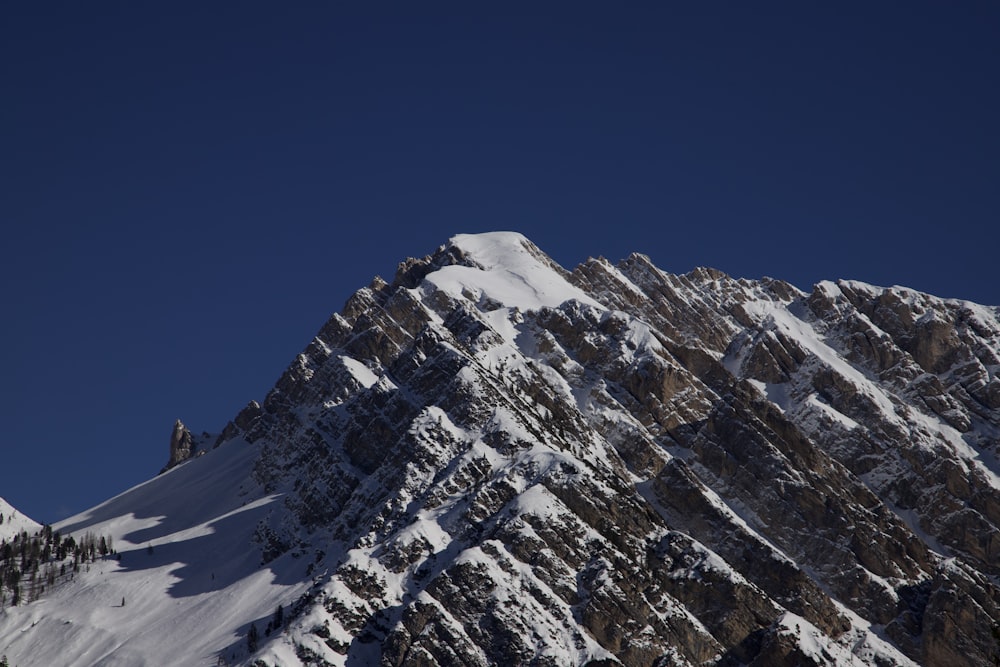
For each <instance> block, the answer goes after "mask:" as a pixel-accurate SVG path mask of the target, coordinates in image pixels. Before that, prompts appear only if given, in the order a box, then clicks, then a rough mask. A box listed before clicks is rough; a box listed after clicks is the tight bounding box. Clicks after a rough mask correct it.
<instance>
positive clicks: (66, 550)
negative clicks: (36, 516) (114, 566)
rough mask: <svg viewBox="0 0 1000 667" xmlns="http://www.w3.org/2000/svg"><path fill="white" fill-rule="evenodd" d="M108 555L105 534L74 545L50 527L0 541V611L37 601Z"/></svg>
mask: <svg viewBox="0 0 1000 667" xmlns="http://www.w3.org/2000/svg"><path fill="white" fill-rule="evenodd" d="M112 554H114V549H113V546H112V540H111V537H109V536H106V535H101V536H99V537H98V536H96V535H94V534H93V533H85V534H84V535H83V537H81V538H80V541H79V542H77V541H76V539H75V538H73V537H72V536H66V537H63V536H62V535H60V534H59V531H53V530H52V527H51V526H43V527H42V528H41V530H39V531H37V532H36V533H35V534H34V535H29V534H28V533H27V531H21V532H20V533H17V534H15V535H14V537H13V538H11V540H10V541H8V540H3V541H2V542H0V608H2V607H6V606H17V605H19V604H23V603H27V602H31V601H33V600H37V599H38V598H40V597H41V596H42V595H43V594H44V593H45V591H46V590H50V589H51V588H52V587H53V586H55V585H56V584H58V583H59V582H60V581H62V580H64V579H66V578H72V577H73V576H74V575H75V573H77V572H79V571H80V566H81V565H86V564H87V563H92V562H94V561H96V560H97V559H98V558H105V557H107V556H109V555H112ZM0 665H2V663H0Z"/></svg>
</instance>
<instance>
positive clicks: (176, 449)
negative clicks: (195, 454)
mask: <svg viewBox="0 0 1000 667" xmlns="http://www.w3.org/2000/svg"><path fill="white" fill-rule="evenodd" d="M193 450H194V438H193V437H192V436H191V431H189V430H188V428H187V426H185V425H184V422H182V421H181V420H180V419H178V420H177V421H176V422H174V430H173V431H171V432H170V458H169V459H168V460H167V465H166V467H165V468H164V470H168V469H170V468H173V467H174V466H175V465H177V464H178V463H181V462H182V461H186V460H188V459H189V458H191V453H192V451H193Z"/></svg>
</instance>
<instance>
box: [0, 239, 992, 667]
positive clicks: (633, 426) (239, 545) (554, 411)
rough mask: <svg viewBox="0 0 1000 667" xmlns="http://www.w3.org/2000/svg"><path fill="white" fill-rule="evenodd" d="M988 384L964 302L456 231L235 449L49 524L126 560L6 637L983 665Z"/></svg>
mask: <svg viewBox="0 0 1000 667" xmlns="http://www.w3.org/2000/svg"><path fill="white" fill-rule="evenodd" d="M998 371H1000V317H998V313H997V311H996V310H995V309H990V308H985V307H982V306H976V305H975V304H968V303H966V302H957V301H945V300H940V299H935V298H934V297H930V296H928V295H921V294H919V293H914V292H912V291H908V290H905V289H903V288H888V289H884V288H877V287H873V286H869V285H864V284H862V283H856V282H846V281H841V282H839V283H822V284H820V285H818V286H817V287H816V288H815V289H814V290H813V291H812V292H811V293H804V292H801V291H799V290H797V289H795V288H794V287H792V286H790V285H787V284H785V283H781V282H780V281H775V280H770V279H765V280H760V281H749V280H735V279H733V278H730V277H728V276H726V275H724V274H722V273H720V272H717V271H713V270H711V269H698V270H696V271H693V272H691V273H690V274H687V275H684V276H675V275H671V274H668V273H665V272H663V271H661V270H660V269H658V268H657V267H655V266H653V265H652V264H651V263H650V262H649V260H648V258H646V257H643V256H641V255H633V256H631V257H629V258H627V259H626V260H623V261H622V262H620V263H619V264H617V265H612V264H611V263H609V262H607V261H606V260H603V259H592V260H588V262H586V263H584V264H582V265H581V266H579V267H577V268H576V269H574V271H572V272H568V271H566V270H564V269H562V268H561V267H559V266H557V265H556V264H555V263H554V262H552V260H551V259H549V258H548V257H547V256H546V255H545V254H544V253H542V251H541V250H539V249H538V248H537V247H535V246H534V245H533V244H532V243H531V242H530V241H528V240H527V239H525V238H524V237H523V236H521V235H519V234H515V233H508V232H500V233H491V234H482V235H460V236H456V237H454V238H453V239H451V241H449V243H448V244H446V245H445V246H442V247H441V248H439V249H438V250H437V252H435V253H434V254H433V255H430V256H428V257H425V258H423V259H413V260H407V261H406V262H404V263H403V264H401V265H400V270H399V273H398V274H397V276H396V278H395V280H394V281H393V283H392V284H387V283H385V282H384V281H381V280H376V281H375V282H373V283H372V285H371V286H369V287H367V288H364V289H362V290H359V291H358V293H357V294H355V295H354V296H353V297H352V298H351V300H349V302H348V303H347V305H346V306H345V308H344V310H343V311H342V312H341V313H339V314H335V315H334V316H333V317H331V318H330V320H329V321H328V322H327V323H326V325H325V326H324V327H323V328H322V330H321V331H320V332H319V334H318V335H317V337H316V338H315V339H314V340H313V342H312V343H311V344H310V345H309V346H308V347H307V349H306V350H304V351H303V352H302V353H301V354H300V355H298V357H296V358H295V360H294V361H293V363H292V364H291V365H290V366H289V368H288V370H287V371H286V372H285V373H284V374H283V376H282V377H281V378H280V379H279V380H278V382H277V383H276V385H275V387H274V389H273V390H272V391H271V392H270V393H269V394H268V396H267V397H266V399H265V400H264V401H263V403H262V404H260V405H258V404H256V403H251V405H249V406H248V407H247V408H246V409H245V410H243V411H242V412H241V413H240V414H239V415H237V416H236V417H234V419H233V421H232V422H230V423H229V424H228V425H226V427H225V429H223V431H222V433H223V436H222V437H221V438H220V443H221V444H220V445H219V446H218V447H216V448H214V449H212V448H210V445H202V446H203V447H208V448H207V449H200V450H199V453H203V454H204V455H203V456H196V457H195V458H191V459H189V460H187V461H185V462H183V463H182V464H181V465H178V466H176V467H174V468H172V469H171V470H169V471H168V472H167V473H165V474H163V475H161V476H159V477H156V478H154V479H152V480H150V481H149V482H147V483H145V484H142V485H140V486H138V487H136V488H134V489H131V490H129V491H127V492H125V493H123V494H121V495H120V496H117V497H115V498H112V499H111V500H109V501H107V502H106V503H103V504H102V505H100V506H98V507H95V508H94V509H92V510H90V511H88V512H85V513H83V514H81V515H79V516H77V517H73V518H71V519H68V520H67V521H65V522H62V523H61V524H59V525H58V526H55V528H56V529H57V530H59V531H61V532H62V533H63V534H73V535H75V536H82V535H84V534H86V533H91V534H94V535H108V536H109V537H111V538H112V540H113V544H114V547H115V549H117V551H118V552H119V553H120V555H121V559H120V560H118V559H117V557H116V556H115V555H111V556H109V557H107V558H105V559H103V560H98V561H97V562H95V563H92V564H90V565H89V568H85V569H84V570H82V571H81V572H79V573H77V574H76V575H75V576H73V577H72V578H69V579H61V580H60V581H59V583H57V584H56V586H55V588H54V589H53V590H49V591H47V592H46V593H45V595H44V596H42V597H41V598H40V599H38V600H36V601H33V602H30V603H28V604H25V605H23V606H20V607H16V608H7V609H6V610H4V612H3V614H2V615H0V652H5V653H6V654H7V656H8V658H9V659H10V662H11V664H18V665H21V666H22V667H24V666H25V665H51V664H67V665H91V664H100V665H190V664H231V665H250V664H254V663H255V661H259V662H256V664H258V665H259V664H264V665H268V666H272V665H285V666H288V665H293V666H294V665H368V664H380V663H381V664H391V665H450V664H467V665H492V664H519V663H521V664H554V665H575V664H587V663H588V662H590V661H594V662H600V661H606V662H605V663H604V664H626V665H640V664H641V665H648V664H653V663H654V662H656V661H661V662H662V661H663V660H668V661H669V664H676V665H703V664H713V665H715V664H717V665H736V664H747V665H757V666H760V665H777V666H781V665H792V664H802V665H883V666H885V665H913V664H949V665H976V664H983V663H984V662H985V661H987V660H989V659H991V658H992V654H991V651H993V649H994V646H993V642H994V640H993V638H992V635H991V634H990V630H989V628H990V619H995V618H996V617H998V616H1000V591H998V589H997V588H996V586H995V585H994V584H993V583H992V582H991V579H990V577H992V576H997V575H998V574H1000V572H998V571H997V566H996V555H997V554H1000V528H998V525H1000V509H998V508H1000V492H998V488H1000V484H998V483H997V480H998V473H1000V468H998V465H997V455H998V453H1000V452H998V445H997V443H998V442H1000V437H998V436H1000V380H998V378H997V377H996V374H997V372H998ZM123 600H124V603H125V604H124V606H122V602H123ZM279 605H281V606H282V609H283V610H284V620H283V622H282V623H281V627H278V628H276V629H275V630H274V631H273V632H270V633H268V632H267V630H268V629H269V628H270V627H271V626H272V623H271V620H272V616H273V614H274V612H275V609H276V608H277V607H278V606H279ZM251 624H253V627H254V628H256V630H258V631H259V634H260V638H259V642H258V645H257V646H256V647H254V648H255V650H250V649H251V647H250V646H249V644H248V641H247V635H248V632H249V630H250V628H251Z"/></svg>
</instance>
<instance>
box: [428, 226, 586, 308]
mask: <svg viewBox="0 0 1000 667" xmlns="http://www.w3.org/2000/svg"><path fill="white" fill-rule="evenodd" d="M449 243H450V244H451V245H453V246H455V247H457V248H459V249H461V250H462V251H463V252H465V253H466V254H467V255H468V256H469V257H470V258H471V259H472V260H473V261H474V262H475V263H476V264H478V265H479V267H481V268H475V267H471V266H458V265H452V266H444V267H442V268H440V269H438V270H437V271H434V272H433V273H430V274H428V275H427V276H426V277H425V279H424V280H425V281H427V282H428V283H429V284H431V285H433V286H434V287H436V288H437V289H440V290H442V291H444V292H445V293H447V294H450V295H451V296H453V297H455V298H468V297H467V296H466V295H472V296H473V298H474V300H477V301H479V302H483V301H486V300H490V301H494V302H496V303H499V304H500V305H502V306H506V307H508V308H520V309H522V310H538V309H540V308H544V307H551V308H554V307H556V306H558V305H559V304H561V303H564V302H566V301H570V300H576V301H579V302H581V303H585V304H587V305H590V306H594V307H598V308H600V307H601V306H600V304H598V303H597V301H595V300H594V299H592V298H591V297H589V296H587V294H586V293H585V292H583V290H581V289H579V288H578V287H575V286H573V285H571V284H570V283H569V282H568V281H567V280H566V279H565V278H563V277H562V276H561V275H560V274H559V273H558V272H557V271H556V269H554V268H553V267H552V266H550V265H549V264H548V263H547V262H546V261H544V260H543V259H542V258H541V257H540V256H538V255H536V254H535V253H534V252H532V251H531V250H530V249H529V247H530V241H528V240H527V239H526V238H525V237H524V236H522V235H521V234H518V233H516V232H492V233H486V234H459V235H457V236H454V237H452V239H451V240H450V242H449Z"/></svg>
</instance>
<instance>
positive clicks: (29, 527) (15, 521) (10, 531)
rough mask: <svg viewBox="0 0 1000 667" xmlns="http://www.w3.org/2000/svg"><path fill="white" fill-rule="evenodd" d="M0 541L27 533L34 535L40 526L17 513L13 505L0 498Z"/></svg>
mask: <svg viewBox="0 0 1000 667" xmlns="http://www.w3.org/2000/svg"><path fill="white" fill-rule="evenodd" d="M0 520H2V523H0V540H2V541H9V540H10V539H11V538H12V537H14V535H17V534H19V533H21V532H27V533H28V534H29V535H34V534H35V532H36V531H38V530H40V529H41V527H42V525H41V524H40V523H38V522H36V521H34V520H32V519H30V518H28V517H26V516H25V515H23V514H21V513H20V512H18V511H17V510H16V509H15V508H14V506H13V505H11V504H10V503H8V502H7V501H6V500H4V499H3V498H0Z"/></svg>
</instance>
